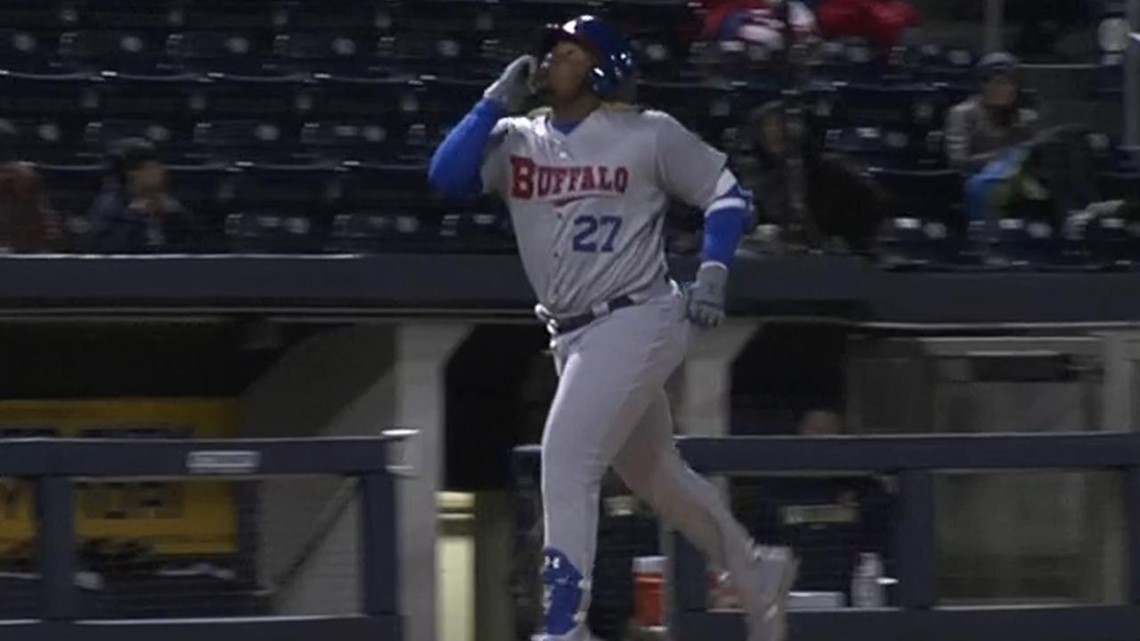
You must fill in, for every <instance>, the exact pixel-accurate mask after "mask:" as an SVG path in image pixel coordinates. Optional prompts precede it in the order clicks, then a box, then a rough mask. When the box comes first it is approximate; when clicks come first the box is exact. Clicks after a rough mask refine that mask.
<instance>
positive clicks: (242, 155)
mask: <svg viewBox="0 0 1140 641" xmlns="http://www.w3.org/2000/svg"><path fill="white" fill-rule="evenodd" d="M194 142H195V144H197V145H198V147H199V149H200V151H202V152H205V153H206V154H207V155H209V156H210V157H212V158H214V159H216V160H219V161H223V162H238V161H264V162H277V163H290V162H297V161H298V160H299V159H303V158H306V157H307V154H304V153H303V151H302V150H301V149H300V148H299V147H300V131H299V128H298V126H297V125H296V124H294V123H292V122H289V121H286V122H284V123H276V122H273V121H266V120H215V121H209V122H201V123H198V124H197V125H196V126H195V127H194Z"/></svg>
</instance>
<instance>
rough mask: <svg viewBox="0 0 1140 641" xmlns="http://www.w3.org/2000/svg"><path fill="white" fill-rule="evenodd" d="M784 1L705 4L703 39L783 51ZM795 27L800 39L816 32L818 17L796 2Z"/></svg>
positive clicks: (793, 11)
mask: <svg viewBox="0 0 1140 641" xmlns="http://www.w3.org/2000/svg"><path fill="white" fill-rule="evenodd" d="M782 2H783V0H702V2H701V5H702V6H703V8H704V10H705V18H704V25H703V27H702V30H701V37H702V38H703V39H705V40H741V41H743V42H749V43H753V44H762V45H764V46H766V47H768V48H769V49H772V50H777V51H778V50H781V49H783V48H784V32H785V29H784V23H783V20H782V17H781V13H780V5H781V4H782ZM788 10H789V11H790V12H791V19H792V25H793V27H794V28H795V30H796V35H797V36H798V37H809V36H810V35H811V34H813V33H814V32H815V16H814V15H813V14H812V12H811V9H809V8H808V7H807V6H806V5H804V3H803V2H798V1H793V2H792V3H791V5H790V6H789V8H788Z"/></svg>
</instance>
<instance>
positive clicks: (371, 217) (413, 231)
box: [326, 211, 441, 253]
mask: <svg viewBox="0 0 1140 641" xmlns="http://www.w3.org/2000/svg"><path fill="white" fill-rule="evenodd" d="M438 241H439V239H438V238H436V237H435V234H433V230H432V229H431V227H430V226H429V225H428V224H426V222H425V221H424V219H423V218H420V217H418V216H415V215H412V214H407V213H403V214H391V213H386V212H382V211H361V212H350V213H346V214H339V215H337V216H336V218H335V219H334V221H333V229H332V233H331V236H330V239H329V243H328V245H327V246H326V249H327V250H328V251H330V252H335V253H380V252H393V251H430V250H433V249H440V248H441V245H440V244H439V242H438Z"/></svg>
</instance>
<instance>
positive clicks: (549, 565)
mask: <svg viewBox="0 0 1140 641" xmlns="http://www.w3.org/2000/svg"><path fill="white" fill-rule="evenodd" d="M561 565H562V559H560V558H558V557H556V556H546V557H544V558H543V561H542V567H543V569H545V570H551V569H553V570H558V569H561V567H560V566H561Z"/></svg>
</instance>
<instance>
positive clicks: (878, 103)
mask: <svg viewBox="0 0 1140 641" xmlns="http://www.w3.org/2000/svg"><path fill="white" fill-rule="evenodd" d="M835 89H836V91H838V93H839V100H840V117H839V118H840V120H841V122H843V123H844V124H845V125H847V126H853V127H870V126H881V127H890V128H893V129H898V130H903V131H913V130H916V129H918V130H929V129H933V128H937V127H939V126H941V124H942V123H941V122H940V121H939V116H940V115H941V114H942V113H943V112H944V110H945V108H944V107H943V106H942V105H943V103H944V102H945V98H944V96H943V95H942V93H940V92H939V91H938V90H936V89H935V88H934V87H931V86H927V85H910V86H898V87H891V86H881V85H871V84H851V83H836V84H835Z"/></svg>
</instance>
